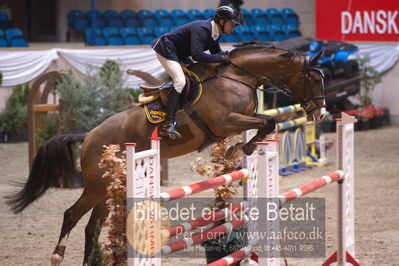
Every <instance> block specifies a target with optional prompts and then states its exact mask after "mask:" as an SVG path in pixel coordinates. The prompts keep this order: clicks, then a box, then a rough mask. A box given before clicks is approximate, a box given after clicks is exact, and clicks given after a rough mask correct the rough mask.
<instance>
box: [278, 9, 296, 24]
mask: <svg viewBox="0 0 399 266" xmlns="http://www.w3.org/2000/svg"><path fill="white" fill-rule="evenodd" d="M280 13H281V14H282V15H283V18H284V21H285V24H293V25H297V26H298V25H299V17H298V15H297V14H296V13H295V11H294V10H292V9H291V8H283V9H281V11H280Z"/></svg>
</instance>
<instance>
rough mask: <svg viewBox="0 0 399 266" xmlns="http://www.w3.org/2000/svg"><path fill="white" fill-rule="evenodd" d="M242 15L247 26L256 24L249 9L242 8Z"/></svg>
mask: <svg viewBox="0 0 399 266" xmlns="http://www.w3.org/2000/svg"><path fill="white" fill-rule="evenodd" d="M241 13H242V16H243V17H244V24H245V25H247V26H252V25H254V24H255V19H254V17H253V16H252V13H251V12H249V11H248V9H245V8H242V9H241Z"/></svg>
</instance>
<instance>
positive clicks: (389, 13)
mask: <svg viewBox="0 0 399 266" xmlns="http://www.w3.org/2000/svg"><path fill="white" fill-rule="evenodd" d="M315 1H316V2H315V6H316V7H315V10H316V38H318V39H322V40H336V41H378V42H399V0H315Z"/></svg>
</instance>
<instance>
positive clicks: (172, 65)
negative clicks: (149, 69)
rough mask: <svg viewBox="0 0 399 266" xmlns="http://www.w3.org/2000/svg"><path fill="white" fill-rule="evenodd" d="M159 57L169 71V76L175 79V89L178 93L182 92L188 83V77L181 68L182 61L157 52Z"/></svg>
mask: <svg viewBox="0 0 399 266" xmlns="http://www.w3.org/2000/svg"><path fill="white" fill-rule="evenodd" d="M155 54H156V55H157V57H158V60H159V62H160V63H161V65H162V66H163V68H165V70H166V72H168V74H169V76H170V77H171V78H172V80H173V85H174V87H175V90H176V91H177V92H178V93H181V92H182V91H183V89H184V86H185V85H186V78H185V76H184V72H183V69H182V68H181V65H180V63H178V62H176V61H173V60H169V59H166V58H165V57H163V56H162V55H160V54H158V53H155Z"/></svg>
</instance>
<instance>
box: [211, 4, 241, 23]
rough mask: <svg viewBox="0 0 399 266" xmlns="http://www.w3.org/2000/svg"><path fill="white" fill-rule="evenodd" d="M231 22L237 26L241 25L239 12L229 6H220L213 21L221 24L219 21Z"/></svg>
mask: <svg viewBox="0 0 399 266" xmlns="http://www.w3.org/2000/svg"><path fill="white" fill-rule="evenodd" d="M221 19H223V20H231V21H233V22H234V23H235V24H241V23H240V19H239V18H238V15H237V11H236V10H235V9H234V8H232V7H229V6H220V7H218V9H216V12H215V15H214V16H213V20H214V21H216V22H219V20H221Z"/></svg>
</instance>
